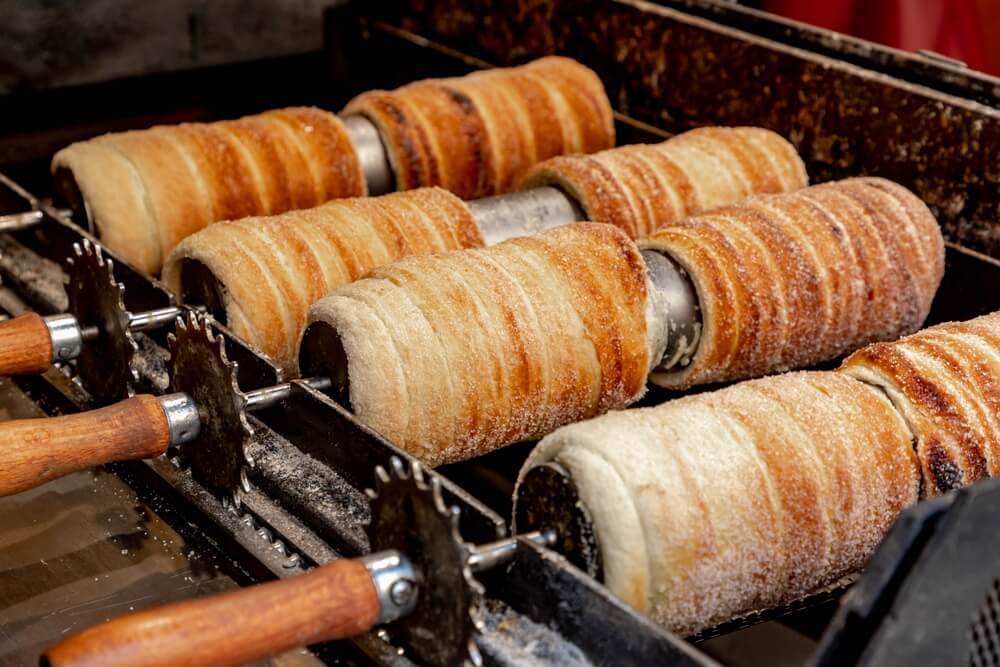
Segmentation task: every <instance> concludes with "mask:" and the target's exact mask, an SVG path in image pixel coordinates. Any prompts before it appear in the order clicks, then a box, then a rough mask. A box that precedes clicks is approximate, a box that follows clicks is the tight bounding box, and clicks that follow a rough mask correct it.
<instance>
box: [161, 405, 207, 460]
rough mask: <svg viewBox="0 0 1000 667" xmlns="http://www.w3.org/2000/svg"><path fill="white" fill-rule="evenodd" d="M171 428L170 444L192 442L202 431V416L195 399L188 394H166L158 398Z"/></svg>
mask: <svg viewBox="0 0 1000 667" xmlns="http://www.w3.org/2000/svg"><path fill="white" fill-rule="evenodd" d="M157 400H158V401H159V402H160V407H162V408H163V414H165V415H166V416H167V426H168V427H169V429H170V446H171V447H176V446H178V445H182V444H184V443H186V442H191V441H192V440H194V439H195V438H197V437H198V434H199V433H200V432H201V417H200V416H199V415H198V406H197V405H196V404H195V402H194V399H193V398H191V397H190V396H188V395H187V394H181V393H177V394H165V395H163V396H160V397H159V398H158V399H157Z"/></svg>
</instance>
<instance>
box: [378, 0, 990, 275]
mask: <svg viewBox="0 0 1000 667" xmlns="http://www.w3.org/2000/svg"><path fill="white" fill-rule="evenodd" d="M379 22H382V23H385V24H387V25H389V26H395V27H397V28H402V29H404V30H408V31H412V32H414V33H417V34H419V35H421V36H422V37H423V38H429V39H432V40H437V41H440V42H441V43H443V44H445V45H446V46H449V47H452V48H456V49H459V50H462V51H465V52H467V53H470V54H472V55H473V56H476V57H479V58H482V59H484V60H487V61H489V62H491V63H494V64H497V65H506V64H511V63H514V62H522V61H525V60H528V59H530V58H533V57H537V56H540V55H544V54H547V53H560V54H563V55H567V56H571V57H574V58H577V59H579V60H580V61H582V62H584V63H585V64H587V65H589V66H591V67H593V68H594V69H595V70H596V71H597V72H598V74H600V75H601V78H602V79H603V80H604V83H605V85H606V87H607V88H608V92H609V94H610V95H611V99H612V102H613V104H614V105H615V107H616V108H617V110H618V111H620V112H622V113H625V114H627V115H628V116H631V117H633V118H635V119H637V120H639V121H643V122H647V123H650V124H652V125H655V126H659V127H663V128H665V129H667V130H670V131H678V130H683V129H686V128H690V127H694V126H698V125H713V124H715V125H759V126H764V127H768V128H771V129H773V130H775V131H777V132H779V133H781V134H783V135H784V136H786V137H788V138H790V139H791V140H792V141H793V142H794V143H795V145H796V147H797V148H798V149H799V152H800V153H801V154H802V156H803V158H804V159H805V160H806V163H807V166H808V169H809V173H810V175H811V177H812V179H813V180H814V181H817V182H818V181H826V180H831V179H835V178H844V177H847V176H857V175H860V174H874V175H879V176H884V177H886V178H891V179H893V180H896V181H898V182H900V183H902V184H904V185H906V186H907V187H910V188H911V189H913V190H914V191H916V192H917V193H918V194H919V195H920V196H921V197H922V198H923V199H924V200H925V201H926V202H927V203H928V204H929V205H931V206H932V207H933V208H934V210H935V212H936V213H937V215H938V216H939V219H940V221H941V223H942V226H943V228H944V230H945V233H946V235H947V236H948V237H949V239H950V240H952V241H956V242H960V243H962V244H964V245H967V246H969V247H972V248H975V249H977V250H981V251H984V252H987V253H989V254H992V255H994V256H1000V227H998V226H997V224H996V220H997V219H998V218H1000V161H998V160H997V158H996V157H995V147H996V146H997V145H1000V111H997V110H996V109H993V108H990V107H987V106H985V105H982V104H978V103H976V102H972V101H969V100H965V99H961V98H958V97H953V96H950V95H947V94H944V93H941V92H937V91H934V90H931V89H930V88H925V87H922V86H919V85H916V84H913V83H909V82H905V81H902V80H899V79H894V78H892V77H889V76H886V75H884V74H879V73H875V72H872V71H870V70H865V69H862V68H860V67H857V66H855V65H851V64H848V63H845V62H843V61H840V60H835V59H831V58H829V57H826V56H823V55H818V54H815V53H810V52H807V51H804V50H801V49H796V48H794V47H790V46H785V45H782V44H779V43H777V42H774V41H770V40H768V39H764V38H761V37H757V36H754V35H750V34H748V33H744V32H740V31H738V30H735V29H732V28H728V27H724V26H722V25H719V24H717V23H713V22H711V21H708V20H705V19H701V18H696V17H693V16H690V15H686V14H683V13H681V12H678V11H676V10H673V9H670V8H667V7H662V6H657V5H652V4H649V3H645V2H642V1H641V0H614V1H611V2H606V1H598V0H583V1H580V2H570V1H569V0H519V1H518V2H496V1H495V0H439V1H437V2H433V1H428V0H409V1H408V0H396V1H395V2H392V3H385V5H384V6H383V8H382V10H381V13H380V15H379ZM379 22H376V23H375V24H374V25H375V27H376V28H378V27H379Z"/></svg>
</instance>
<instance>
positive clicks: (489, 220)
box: [468, 187, 586, 245]
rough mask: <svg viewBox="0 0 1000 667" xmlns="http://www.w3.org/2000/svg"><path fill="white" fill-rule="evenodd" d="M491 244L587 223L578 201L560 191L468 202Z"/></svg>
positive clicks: (550, 190) (555, 189) (552, 189)
mask: <svg viewBox="0 0 1000 667" xmlns="http://www.w3.org/2000/svg"><path fill="white" fill-rule="evenodd" d="M468 204H469V210H470V211H472V216H473V217H474V218H475V219H476V222H477V223H478V224H479V229H480V230H482V232H483V239H484V240H485V241H486V244H487V245H493V244H494V243H500V242H501V241H506V240H507V239H511V238H514V237H517V236H531V235H532V234H537V233H539V232H542V231H545V230H546V229H551V228H552V227H559V226H560V225H568V224H570V223H572V222H580V221H581V220H586V215H585V213H584V212H583V209H581V208H580V206H579V204H577V202H576V200H574V199H573V198H572V197H570V196H569V195H567V194H566V193H565V192H563V191H562V190H560V189H558V188H550V187H545V188H534V189H532V190H525V191H523V192H511V193H509V194H505V195H499V196H497V197H485V198H483V199H476V200H473V201H470V202H468Z"/></svg>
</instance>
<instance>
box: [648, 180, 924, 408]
mask: <svg viewBox="0 0 1000 667" xmlns="http://www.w3.org/2000/svg"><path fill="white" fill-rule="evenodd" d="M640 246H641V247H645V248H655V249H657V250H659V251H661V252H664V253H665V254H667V255H668V256H670V257H672V258H673V259H674V260H675V261H676V262H678V263H679V264H680V265H681V266H682V267H683V269H684V270H685V271H686V272H687V273H688V275H689V276H690V278H691V281H692V283H693V284H694V287H695V290H696V292H697V294H698V300H699V302H700V306H701V314H702V323H703V324H702V331H701V339H700V342H699V343H698V346H697V348H696V350H695V352H694V355H693V357H692V358H691V360H690V363H688V364H687V365H686V366H682V367H680V368H679V369H677V370H671V371H668V372H657V373H654V374H653V375H652V378H651V379H652V381H653V382H655V383H656V384H658V385H661V386H664V387H670V388H685V387H690V386H692V385H695V384H705V383H710V382H721V381H731V380H737V379H741V378H747V377H753V376H755V375H763V374H765V373H773V372H776V371H782V370H787V369H791V368H795V367H802V366H807V365H810V364H814V363H818V362H820V361H823V360H826V359H831V358H833V357H835V356H837V355H838V354H843V353H845V352H848V351H850V350H853V349H856V348H858V347H860V346H861V345H864V344H866V343H868V342H871V341H877V340H889V339H895V338H897V337H898V336H900V335H903V334H906V333H910V332H912V331H914V330H916V329H917V328H918V327H919V326H920V324H921V323H922V322H923V320H924V318H926V317H927V313H928V310H929V309H930V305H931V301H932V299H933V297H934V292H935V291H936V290H937V286H938V284H939V283H940V281H941V276H942V273H943V271H944V247H943V242H942V239H941V232H940V229H939V227H938V225H937V222H936V221H935V220H934V217H933V215H931V213H930V211H929V210H928V209H927V207H926V206H925V205H924V204H923V202H921V201H920V200H919V199H918V198H917V197H916V196H915V195H913V194H912V193H910V192H909V191H908V190H906V189H905V188H903V187H902V186H899V185H897V184H895V183H892V182H890V181H886V180H884V179H879V178H854V179H848V180H845V181H838V182H834V183H828V184H825V185H817V186H813V187H810V188H807V189H803V190H799V191H797V192H792V193H787V194H781V195H771V196H759V197H753V198H751V199H748V200H746V201H744V202H743V203H741V204H738V205H735V206H729V207H726V208H721V209H717V210H715V211H712V212H710V213H706V214H703V215H699V216H696V217H694V218H691V219H688V220H685V221H682V222H678V223H673V224H670V225H668V226H666V227H664V228H662V229H660V230H658V231H656V232H654V233H653V234H652V235H651V236H650V237H649V238H648V239H645V240H644V241H641V242H640Z"/></svg>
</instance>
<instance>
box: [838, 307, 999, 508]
mask: <svg viewBox="0 0 1000 667" xmlns="http://www.w3.org/2000/svg"><path fill="white" fill-rule="evenodd" d="M840 370H841V371H843V372H844V373H847V374H848V375H851V376H853V377H855V378H858V379H859V380H863V381H865V382H867V383H869V384H871V385H874V386H876V387H878V388H880V389H881V390H883V391H884V392H885V393H886V394H887V395H888V397H889V399H890V400H891V401H892V402H893V404H894V405H895V406H896V408H897V409H898V410H899V411H900V413H901V414H902V415H903V417H904V418H905V419H906V422H907V424H909V426H910V429H911V430H912V431H913V435H914V438H915V442H916V449H917V455H918V456H919V458H920V466H921V468H922V470H923V479H924V494H925V495H927V496H933V495H938V494H941V493H945V492H947V491H950V490H951V489H955V488H958V487H961V486H966V485H968V484H971V483H973V482H975V481H976V480H980V479H983V478H986V477H993V476H995V475H997V474H998V472H1000V313H993V314H991V315H985V316H983V317H979V318H976V319H974V320H969V321H967V322H949V323H947V324H940V325H938V326H934V327H930V328H928V329H925V330H923V331H921V332H919V333H916V334H914V335H912V336H909V337H907V338H904V339H902V340H900V341H897V342H894V343H879V344H876V345H869V346H868V347H866V348H864V349H863V350H859V351H858V352H856V353H854V354H852V355H851V356H850V357H848V358H847V360H846V361H845V362H844V365H843V367H842V368H841V369H840Z"/></svg>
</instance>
